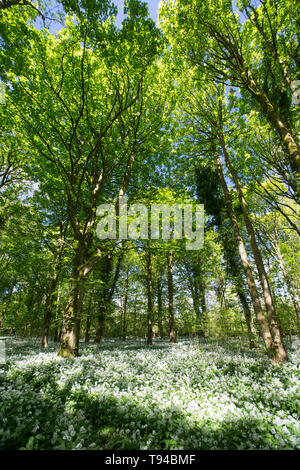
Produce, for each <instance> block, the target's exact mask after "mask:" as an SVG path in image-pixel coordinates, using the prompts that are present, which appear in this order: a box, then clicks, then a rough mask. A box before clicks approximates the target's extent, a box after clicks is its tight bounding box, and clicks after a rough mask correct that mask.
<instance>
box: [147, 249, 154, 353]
mask: <svg viewBox="0 0 300 470" xmlns="http://www.w3.org/2000/svg"><path fill="white" fill-rule="evenodd" d="M146 264H147V299H148V302H147V344H148V345H149V346H150V345H151V344H152V337H153V329H152V321H153V286H152V265H151V251H150V243H149V240H148V243H147V248H146Z"/></svg>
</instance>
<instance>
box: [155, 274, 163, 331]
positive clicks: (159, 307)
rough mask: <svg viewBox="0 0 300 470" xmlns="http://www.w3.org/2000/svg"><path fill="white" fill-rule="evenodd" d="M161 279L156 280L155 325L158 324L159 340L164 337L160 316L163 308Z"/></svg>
mask: <svg viewBox="0 0 300 470" xmlns="http://www.w3.org/2000/svg"><path fill="white" fill-rule="evenodd" d="M161 281H162V279H161V277H159V278H158V280H157V324H158V331H159V336H160V338H161V339H163V337H164V329H163V324H162V315H163V308H162V288H161Z"/></svg>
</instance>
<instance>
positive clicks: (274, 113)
mask: <svg viewBox="0 0 300 470" xmlns="http://www.w3.org/2000/svg"><path fill="white" fill-rule="evenodd" d="M247 86H248V90H249V91H250V93H251V94H252V96H253V97H254V99H255V100H256V101H257V102H258V103H259V104H260V107H261V109H262V111H263V113H264V115H265V116H266V118H267V120H268V121H269V123H270V124H271V126H272V127H273V128H274V129H275V130H276V131H277V132H278V134H279V137H280V139H281V141H282V143H283V144H284V146H285V147H286V149H287V151H288V154H289V157H290V162H291V168H292V171H293V174H294V175H295V179H296V180H297V179H298V176H297V173H298V172H299V171H300V148H299V146H298V145H297V143H296V141H295V139H294V137H293V135H292V132H291V131H290V130H289V129H288V127H287V126H286V124H285V123H284V122H283V120H282V118H281V116H280V115H279V112H278V110H277V109H275V107H274V106H273V105H272V103H271V102H270V100H269V98H268V96H267V95H266V94H265V93H264V92H262V91H261V90H260V89H259V88H258V86H257V84H256V81H255V80H254V77H253V75H252V72H251V71H250V70H248V74H247Z"/></svg>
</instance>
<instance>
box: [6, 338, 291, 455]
mask: <svg viewBox="0 0 300 470" xmlns="http://www.w3.org/2000/svg"><path fill="white" fill-rule="evenodd" d="M7 343H8V344H7V363H6V364H5V365H2V366H1V368H0V370H1V374H0V429H1V433H0V449H151V450H154V449H173V450H174V449H185V450H188V449H192V450H196V449H300V423H299V411H300V352H299V351H300V348H299V346H300V341H299V339H298V338H296V337H295V338H293V340H292V341H290V342H289V344H288V352H289V359H290V362H289V363H287V364H283V365H280V366H276V365H273V364H271V363H270V362H269V360H268V359H267V358H266V356H265V355H264V353H263V352H262V351H261V350H257V351H247V350H246V349H244V348H243V347H242V346H241V344H239V343H237V342H235V341H233V340H232V341H229V342H226V343H224V344H222V345H220V344H216V343H215V342H211V341H204V340H203V341H200V342H195V341H194V340H189V339H183V340H180V341H179V342H178V343H177V344H169V343H168V342H164V341H155V342H154V345H153V346H152V347H146V346H145V343H144V341H139V340H128V341H126V342H122V341H119V340H110V339H106V340H105V341H104V342H103V343H102V344H101V345H100V346H96V345H92V344H89V345H84V344H82V346H81V356H80V357H78V358H76V359H73V360H66V359H62V358H59V357H57V355H56V347H57V346H56V345H55V344H53V343H52V344H50V347H49V349H48V351H47V352H45V351H43V350H42V349H41V348H40V344H39V342H37V341H35V340H21V339H10V340H8V342H7Z"/></svg>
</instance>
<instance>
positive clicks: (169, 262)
mask: <svg viewBox="0 0 300 470" xmlns="http://www.w3.org/2000/svg"><path fill="white" fill-rule="evenodd" d="M173 256H174V255H173V252H172V251H169V252H168V254H167V265H168V298H169V336H170V343H176V341H177V332H176V328H175V318H174V285H173Z"/></svg>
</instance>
